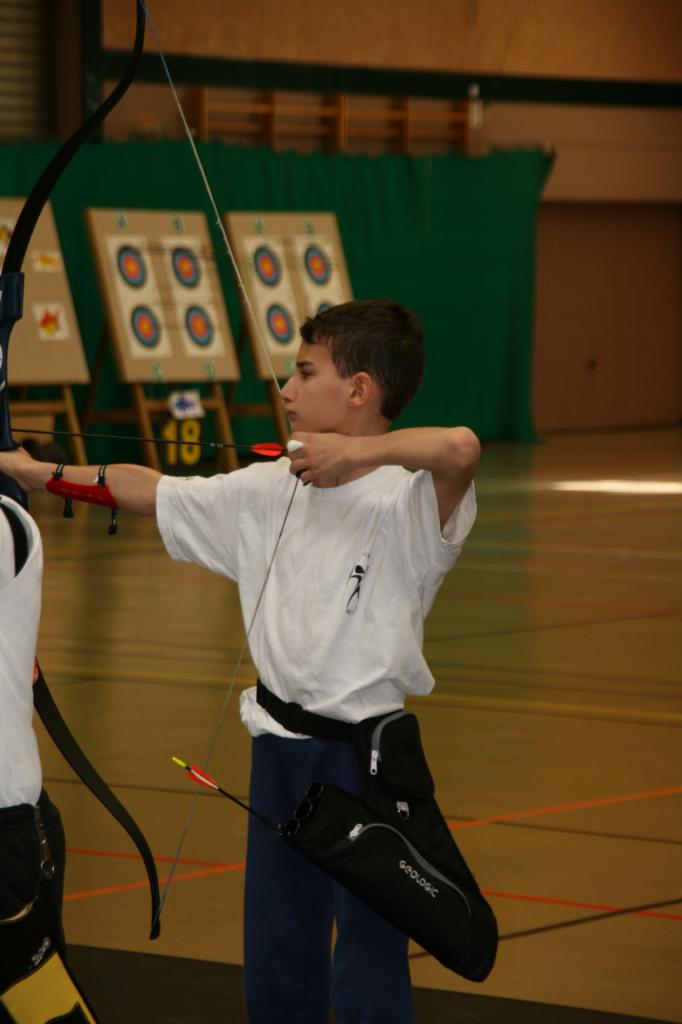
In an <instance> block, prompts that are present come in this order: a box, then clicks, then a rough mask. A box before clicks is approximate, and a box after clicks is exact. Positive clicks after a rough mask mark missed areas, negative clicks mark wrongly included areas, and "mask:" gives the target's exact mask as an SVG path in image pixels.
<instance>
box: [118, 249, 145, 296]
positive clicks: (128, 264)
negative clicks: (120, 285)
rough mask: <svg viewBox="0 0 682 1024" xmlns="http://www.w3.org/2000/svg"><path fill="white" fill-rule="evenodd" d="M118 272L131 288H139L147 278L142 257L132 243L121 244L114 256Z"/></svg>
mask: <svg viewBox="0 0 682 1024" xmlns="http://www.w3.org/2000/svg"><path fill="white" fill-rule="evenodd" d="M116 262H117V264H118V272H119V274H120V275H121V277H122V278H123V280H124V281H125V283H126V284H129V285H130V287H131V288H141V287H142V285H143V284H144V283H145V282H146V280H147V266H146V264H145V262H144V257H143V255H142V253H141V252H140V250H139V249H136V248H135V246H134V245H122V246H121V248H120V249H119V250H118V254H117V256H116Z"/></svg>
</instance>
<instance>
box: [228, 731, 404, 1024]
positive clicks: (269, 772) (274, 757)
mask: <svg viewBox="0 0 682 1024" xmlns="http://www.w3.org/2000/svg"><path fill="white" fill-rule="evenodd" d="M313 782H332V783H335V784H336V785H338V786H343V787H344V788H345V789H347V790H349V791H350V792H352V793H356V794H357V793H359V791H360V772H359V769H358V765H357V760H356V757H355V754H354V752H353V749H352V747H351V746H350V744H348V743H336V742H333V741H329V740H317V739H310V740H289V739H282V738H281V737H279V736H271V735H266V736H259V737H258V738H257V739H255V740H254V741H253V752H252V768H251V791H250V802H251V804H252V806H253V807H255V808H256V809H257V810H258V811H260V812H261V813H262V814H264V815H265V816H266V817H268V818H271V819H272V820H273V821H277V822H283V821H286V820H287V818H289V817H290V816H291V813H292V811H293V810H294V808H295V807H296V805H297V804H298V803H300V801H301V799H302V797H303V795H304V794H305V791H306V789H307V788H308V786H310V785H311V784H312V783H313ZM244 915H245V921H244V986H245V996H246V1008H247V1013H248V1016H249V1021H250V1022H251V1024H328V1022H329V1012H330V1007H333V1010H334V1016H335V1021H336V1024H413V1022H414V1012H413V1009H412V994H411V986H410V974H409V966H408V960H407V938H406V936H404V935H403V934H401V933H400V932H398V931H397V930H396V929H395V928H393V926H392V925H389V924H387V923H386V922H385V921H384V920H383V919H382V918H380V917H379V916H378V915H377V914H375V913H374V912H373V911H371V910H369V909H368V908H367V907H366V906H365V905H364V904H363V903H361V902H360V901H359V900H357V899H355V897H354V896H352V895H351V894H350V893H349V892H347V891H346V890H345V889H344V888H342V887H341V886H339V885H337V884H336V883H335V882H333V881H332V879H331V878H329V877H328V876H327V875H325V874H324V873H323V872H322V871H320V869H319V868H317V867H315V865H314V864H311V863H309V862H308V861H307V860H305V858H304V857H302V856H301V855H300V854H298V853H296V852H295V851H294V850H291V849H290V848H289V847H287V846H286V845H285V844H284V843H283V842H282V840H281V839H279V838H278V836H276V835H275V833H274V832H272V831H271V830H270V829H269V828H267V826H265V825H263V824H262V823H261V822H260V821H258V820H257V819H255V818H253V817H252V816H251V817H250V818H249V838H248V852H247V860H246V892H245V912H244ZM334 922H336V930H337V937H336V943H335V945H334V948H333V950H332V926H333V924H334Z"/></svg>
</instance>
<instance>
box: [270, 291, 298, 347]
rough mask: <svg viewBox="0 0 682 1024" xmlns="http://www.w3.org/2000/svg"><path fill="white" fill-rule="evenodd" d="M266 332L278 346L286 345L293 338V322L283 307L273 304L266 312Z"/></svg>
mask: <svg viewBox="0 0 682 1024" xmlns="http://www.w3.org/2000/svg"><path fill="white" fill-rule="evenodd" d="M267 322H268V330H269V331H270V334H271V335H272V336H273V338H274V339H275V341H277V342H279V344H280V345H288V343H289V342H290V341H291V339H292V338H293V336H294V321H293V320H292V318H291V314H290V313H289V311H288V310H286V309H285V308H284V306H280V305H279V303H277V302H275V303H273V304H272V306H270V307H269V308H268V312H267Z"/></svg>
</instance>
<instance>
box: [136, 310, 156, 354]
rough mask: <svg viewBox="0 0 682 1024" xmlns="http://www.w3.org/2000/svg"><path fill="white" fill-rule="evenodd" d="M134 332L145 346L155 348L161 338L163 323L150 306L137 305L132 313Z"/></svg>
mask: <svg viewBox="0 0 682 1024" xmlns="http://www.w3.org/2000/svg"><path fill="white" fill-rule="evenodd" d="M130 323H131V326H132V328H133V334H134V335H135V337H136V338H137V340H138V341H139V342H140V344H141V345H144V346H145V348H154V346H155V345H158V343H159V339H160V338H161V324H160V323H159V321H158V320H157V318H156V316H155V314H154V313H153V312H152V310H151V309H150V308H149V306H136V307H135V309H134V310H133V311H132V313H131V314H130Z"/></svg>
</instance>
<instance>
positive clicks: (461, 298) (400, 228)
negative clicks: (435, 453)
mask: <svg viewBox="0 0 682 1024" xmlns="http://www.w3.org/2000/svg"><path fill="white" fill-rule="evenodd" d="M198 148H199V152H200V155H201V159H202V161H203V163H204V166H205V168H206V173H207V176H208V180H209V181H210V183H211V186H212V188H213V190H214V193H215V197H216V201H217V204H218V209H219V210H221V211H227V210H259V211H261V210H262V211H268V210H273V211H274V210H278V211H286V210H291V211H296V210H301V211H305V210H311V211H315V210H333V211H334V212H335V213H336V215H337V218H338V222H339V228H340V231H341V236H342V240H343V245H344V249H345V253H346V260H347V263H348V270H349V274H350V279H351V283H352V287H353V292H354V295H355V297H356V298H394V299H397V300H398V301H400V302H402V303H403V304H404V305H406V306H408V307H409V308H411V309H413V310H415V311H416V312H417V313H418V314H419V315H420V316H421V317H422V320H423V323H424V329H425V337H426V348H427V372H426V377H425V381H424V384H423V387H422V389H421V391H420V393H419V395H418V396H417V397H416V398H415V399H414V401H413V403H412V405H411V406H410V408H409V409H408V410H407V411H406V413H405V414H404V415H403V416H402V417H401V420H400V422H399V425H401V426H408V425H431V424H433V425H449V424H467V425H469V426H471V427H472V428H473V429H474V430H475V431H476V432H477V433H478V434H479V436H480V437H481V438H483V439H488V438H510V439H520V440H531V439H532V438H533V437H534V432H533V422H532V409H531V381H532V337H533V293H534V269H535V264H534V260H535V226H536V216H537V209H538V204H539V200H540V195H541V192H542V188H543V185H544V183H545V181H546V178H547V176H548V173H549V170H550V168H551V157H549V156H547V155H546V154H543V153H542V152H540V151H539V150H523V151H520V150H518V151H509V152H502V153H493V154H491V155H489V156H486V157H480V158H465V157H460V156H457V155H446V156H437V157H428V158H413V157H407V156H381V157H368V156H345V155H333V156H327V155H324V154H312V155H301V154H298V153H292V152H288V153H272V152H270V151H268V150H265V149H246V148H239V147H228V146H224V145H222V144H220V143H217V142H213V143H204V144H200V145H199V147H198ZM55 149H56V147H55V146H54V145H53V144H20V145H14V146H4V147H1V148H0V195H5V196H8V195H25V194H26V193H27V192H28V190H29V189H30V187H31V185H32V184H33V182H34V181H35V179H36V178H37V176H38V174H39V173H40V171H41V170H42V168H43V167H44V166H45V164H46V163H47V161H48V160H49V158H50V157H51V156H52V154H53V153H54V151H55ZM52 203H53V209H54V213H55V218H56V222H57V229H58V232H59V237H60V240H61V244H62V247H63V251H64V257H65V260H66V265H67V269H68V275H69V281H70V284H71V288H72V291H73V297H74V302H75V305H76V311H77V314H78V320H79V324H80V329H81V333H82V336H83V342H84V345H85V349H86V354H87V357H88V360H89V362H90V364H91V365H92V360H93V358H94V354H95V351H96V348H97V344H98V341H99V337H100V333H101V330H102V326H103V310H102V306H101V303H100V301H99V296H98V287H97V279H96V276H95V272H94V268H93V262H92V258H91V254H90V250H89V246H88V242H87V238H86V234H85V227H84V219H83V216H82V213H83V210H84V209H85V208H87V207H90V206H104V207H121V208H142V209H178V210H196V209H201V210H204V211H205V212H206V213H207V214H208V218H209V224H210V223H211V221H212V217H211V215H210V213H209V208H208V202H207V199H206V196H205V193H204V191H203V187H202V184H201V181H200V178H199V174H198V171H197V168H196V166H195V164H194V161H193V158H192V154H191V151H190V148H189V146H188V145H187V143H186V142H184V141H178V142H176V141H160V142H155V143H147V142H130V143H120V144H119V143H103V142H98V143H92V144H88V145H86V146H84V147H83V149H82V150H81V151H80V152H79V154H78V156H77V157H76V159H75V161H74V162H73V163H72V164H71V165H70V166H69V168H68V170H67V172H66V173H65V174H64V175H63V177H62V179H61V181H60V182H59V184H58V186H57V188H56V190H55V192H54V194H53V196H52ZM213 230H214V229H213ZM214 242H215V245H216V251H217V252H218V264H219V267H220V273H221V279H222V282H223V286H224V289H225V296H226V301H227V307H228V311H229V315H230V320H231V324H232V329H233V331H234V334H235V337H237V336H238V333H239V330H240V326H241V311H240V306H239V301H238V298H237V293H236V290H235V287H234V283H233V281H232V279H231V271H230V269H229V266H228V262H227V258H226V257H223V255H222V252H221V250H222V243H221V242H220V240H219V239H218V237H217V235H216V233H215V230H214ZM100 392H101V393H100V396H99V399H98V403H97V404H98V405H100V406H101V405H104V406H106V405H111V404H122V403H123V402H125V397H124V396H125V390H124V389H123V388H122V386H121V385H120V384H118V382H117V381H116V379H115V373H114V366H113V360H111V359H110V360H109V361H108V362H107V364H106V367H105V375H104V378H103V381H102V385H101V388H100ZM260 397H262V386H261V385H260V384H259V383H258V381H256V380H255V379H254V377H253V373H252V371H251V368H250V366H249V365H247V366H246V367H245V368H244V379H243V380H242V382H241V383H240V385H239V389H238V392H237V400H238V401H252V400H254V398H260ZM268 426H269V425H268V424H264V425H263V429H266V430H267V429H268ZM256 427H257V425H256V424H254V422H253V421H250V422H249V423H242V424H240V423H239V422H238V421H237V422H235V433H236V434H237V436H238V437H239V439H240V440H251V441H254V440H259V439H262V438H261V437H260V436H258V437H257V436H254V430H255V429H256ZM270 430H271V427H270ZM245 434H246V435H250V436H245ZM98 457H99V456H98ZM107 457H108V453H107ZM118 457H119V458H120V452H118Z"/></svg>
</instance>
